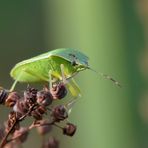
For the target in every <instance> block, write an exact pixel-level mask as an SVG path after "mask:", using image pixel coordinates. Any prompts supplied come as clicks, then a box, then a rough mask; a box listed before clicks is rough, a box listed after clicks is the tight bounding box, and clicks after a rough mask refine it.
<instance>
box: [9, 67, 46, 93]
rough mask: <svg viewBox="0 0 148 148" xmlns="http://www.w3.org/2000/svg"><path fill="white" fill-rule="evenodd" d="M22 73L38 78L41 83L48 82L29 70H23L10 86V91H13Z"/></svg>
mask: <svg viewBox="0 0 148 148" xmlns="http://www.w3.org/2000/svg"><path fill="white" fill-rule="evenodd" d="M23 73H27V74H29V75H31V76H35V77H36V78H38V79H39V80H41V81H46V82H48V79H47V78H46V77H44V76H42V75H38V74H37V73H34V72H33V71H32V70H31V69H23V70H22V71H21V72H20V74H19V75H18V77H17V78H16V80H15V81H14V83H13V84H12V86H11V88H10V91H13V90H14V88H15V86H16V84H17V82H18V81H19V79H20V78H21V76H22V75H23Z"/></svg>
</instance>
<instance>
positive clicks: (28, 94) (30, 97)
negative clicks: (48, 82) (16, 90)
mask: <svg viewBox="0 0 148 148" xmlns="http://www.w3.org/2000/svg"><path fill="white" fill-rule="evenodd" d="M36 94H37V89H35V88H31V87H28V88H27V90H26V91H24V99H25V101H26V102H27V103H28V104H31V105H32V104H33V103H35V102H36Z"/></svg>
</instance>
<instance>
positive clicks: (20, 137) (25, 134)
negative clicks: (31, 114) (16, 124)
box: [13, 127, 29, 143]
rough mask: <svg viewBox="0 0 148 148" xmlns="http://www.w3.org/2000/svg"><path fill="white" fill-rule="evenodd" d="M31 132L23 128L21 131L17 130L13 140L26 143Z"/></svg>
mask: <svg viewBox="0 0 148 148" xmlns="http://www.w3.org/2000/svg"><path fill="white" fill-rule="evenodd" d="M28 134H29V130H28V128H25V127H21V128H20V129H19V130H16V131H15V132H14V134H13V138H14V139H15V138H17V139H18V140H20V141H21V142H22V143H23V142H25V141H26V140H27V138H28Z"/></svg>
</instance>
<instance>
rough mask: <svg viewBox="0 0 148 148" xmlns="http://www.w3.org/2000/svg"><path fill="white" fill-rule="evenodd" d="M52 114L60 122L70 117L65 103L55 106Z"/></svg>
mask: <svg viewBox="0 0 148 148" xmlns="http://www.w3.org/2000/svg"><path fill="white" fill-rule="evenodd" d="M51 116H52V117H53V120H54V121H55V122H60V121H62V120H65V119H66V118H68V112H67V110H66V108H65V106H63V105H58V106H56V107H54V108H53V110H52V113H51Z"/></svg>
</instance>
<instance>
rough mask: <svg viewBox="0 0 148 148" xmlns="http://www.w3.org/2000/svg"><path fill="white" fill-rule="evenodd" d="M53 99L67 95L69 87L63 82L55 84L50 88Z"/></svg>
mask: <svg viewBox="0 0 148 148" xmlns="http://www.w3.org/2000/svg"><path fill="white" fill-rule="evenodd" d="M50 92H51V94H52V96H53V99H62V98H64V97H65V96H66V95H67V89H66V87H65V85H64V84H63V83H58V84H54V85H53V86H52V88H50Z"/></svg>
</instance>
